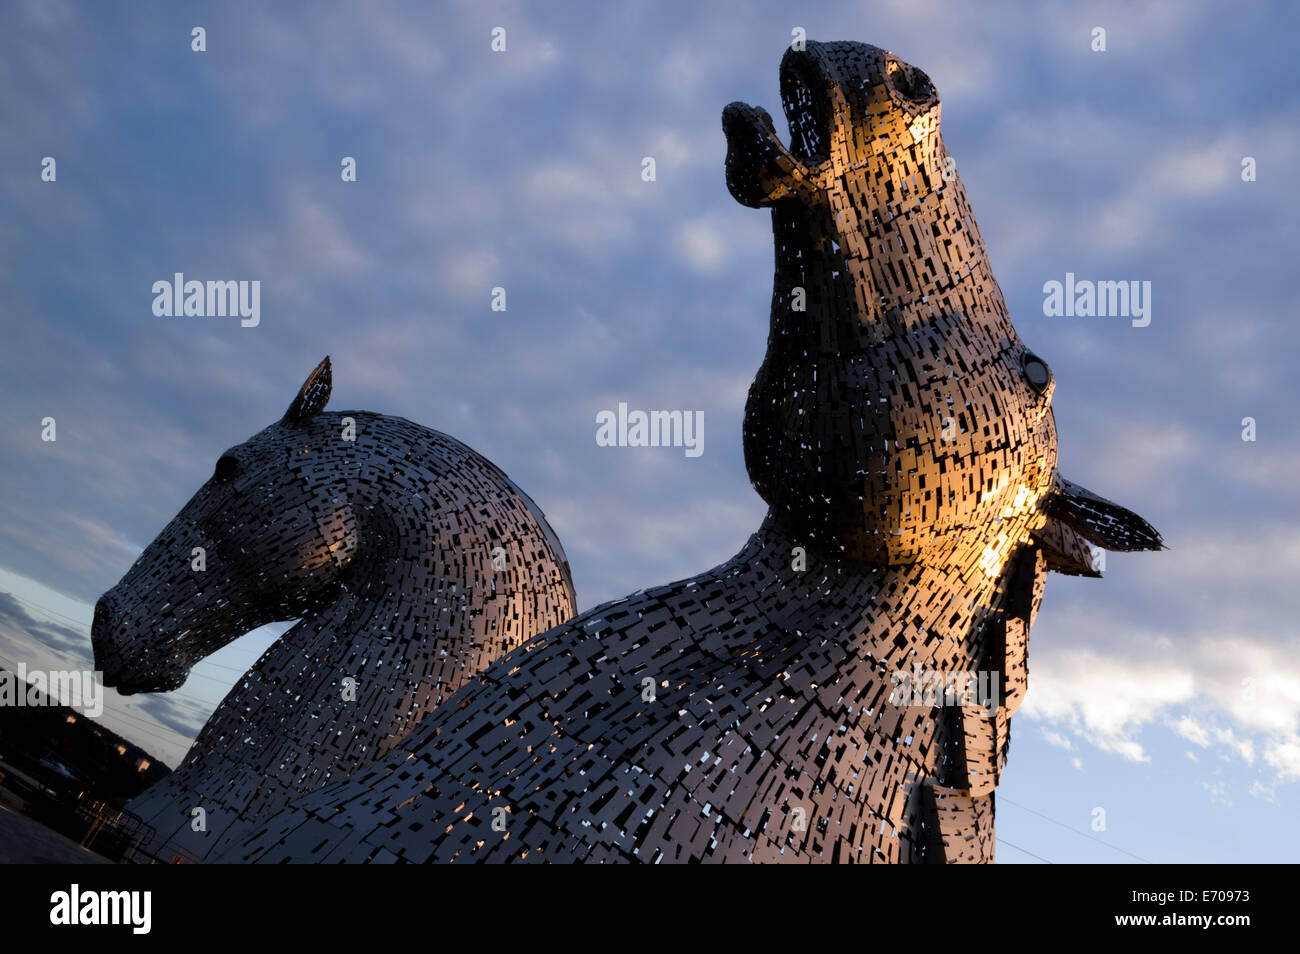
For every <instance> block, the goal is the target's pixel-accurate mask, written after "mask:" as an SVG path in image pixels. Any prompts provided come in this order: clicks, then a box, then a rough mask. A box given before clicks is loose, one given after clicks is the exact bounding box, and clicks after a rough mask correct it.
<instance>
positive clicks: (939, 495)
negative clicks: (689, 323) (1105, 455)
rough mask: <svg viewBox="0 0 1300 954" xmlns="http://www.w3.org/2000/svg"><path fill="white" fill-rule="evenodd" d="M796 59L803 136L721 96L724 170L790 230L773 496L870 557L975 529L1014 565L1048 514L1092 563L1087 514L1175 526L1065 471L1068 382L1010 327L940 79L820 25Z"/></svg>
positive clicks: (759, 458) (1065, 555)
mask: <svg viewBox="0 0 1300 954" xmlns="http://www.w3.org/2000/svg"><path fill="white" fill-rule="evenodd" d="M780 78H781V98H782V100H783V102H784V105H785V111H786V118H787V121H788V123H789V127H790V146H789V148H787V147H786V146H785V145H784V144H782V143H781V141H780V139H779V138H778V137H777V134H776V132H775V129H774V127H773V124H772V119H771V117H770V116H769V115H768V114H767V113H766V111H764V110H762V109H759V108H755V107H751V106H747V105H744V104H742V103H733V104H731V105H730V106H728V107H727V108H726V110H724V112H723V129H724V131H725V133H726V136H727V160H726V169H727V185H728V188H729V189H730V190H731V193H732V195H733V196H734V197H735V198H736V199H737V201H739V202H741V203H743V204H745V205H749V206H753V207H770V208H771V210H772V232H773V236H774V242H775V246H776V267H775V275H774V279H773V293H772V318H771V330H770V333H769V338H768V349H767V355H766V357H765V359H764V362H763V365H762V367H761V368H760V369H759V372H758V375H757V378H756V379H755V381H754V384H753V386H752V388H751V390H750V394H749V402H748V405H747V406H746V412H745V428H744V438H745V461H746V464H747V466H748V469H749V473H750V478H751V479H752V480H753V482H754V486H755V488H756V489H757V490H758V492H759V493H760V494H761V495H762V497H763V499H764V500H766V501H767V502H768V503H769V504H770V505H771V506H772V507H773V508H774V509H775V510H776V511H777V513H778V514H779V517H780V519H781V520H782V522H783V523H785V524H786V525H788V526H791V527H796V528H799V532H801V533H804V534H808V535H810V536H815V537H817V538H819V539H820V540H821V542H822V543H823V544H824V545H825V546H826V547H827V548H829V549H833V550H835V551H838V552H842V553H843V554H844V555H845V556H848V557H851V558H853V559H859V560H865V561H869V562H874V563H885V564H893V565H903V564H909V563H916V562H918V561H920V562H932V563H943V562H947V561H949V560H951V559H953V557H954V556H955V555H960V554H961V553H962V552H963V551H971V550H972V547H971V539H972V536H976V537H979V538H980V542H979V546H978V549H977V551H976V552H977V553H978V555H979V557H980V559H981V560H982V561H983V562H984V564H985V565H986V566H988V567H1000V566H1001V565H1002V564H1003V563H1004V562H1005V560H1006V558H1007V557H1008V556H1009V553H1010V550H1011V548H1012V547H1014V546H1015V545H1016V544H1018V543H1019V542H1021V540H1022V539H1023V537H1024V536H1025V534H1027V533H1029V532H1031V531H1039V530H1046V532H1045V533H1044V534H1042V536H1043V537H1044V538H1046V539H1050V540H1051V541H1052V543H1053V547H1054V550H1053V561H1054V562H1056V563H1057V564H1058V565H1059V566H1060V568H1061V569H1063V570H1071V569H1072V570H1074V571H1076V572H1082V573H1092V572H1093V568H1092V565H1091V562H1090V560H1088V554H1089V549H1088V547H1087V546H1086V545H1085V544H1084V541H1083V540H1082V539H1080V538H1079V531H1082V535H1083V536H1084V537H1086V538H1088V539H1090V540H1092V541H1094V542H1097V543H1099V544H1101V545H1103V546H1104V547H1106V548H1109V549H1144V548H1147V547H1150V546H1158V545H1159V537H1158V535H1156V534H1155V531H1154V530H1152V529H1151V528H1150V526H1149V525H1148V524H1147V523H1146V522H1145V521H1143V520H1142V519H1141V518H1139V517H1137V516H1136V515H1134V514H1131V513H1130V512H1128V511H1126V510H1124V509H1123V508H1120V507H1118V506H1116V505H1110V506H1108V507H1106V508H1105V510H1106V513H1107V515H1108V516H1109V517H1110V518H1112V519H1108V520H1100V521H1092V520H1089V519H1087V518H1086V516H1084V515H1083V510H1084V509H1085V508H1084V507H1081V503H1082V502H1083V501H1085V500H1093V499H1095V498H1092V497H1091V495H1088V494H1087V493H1086V492H1083V491H1081V490H1079V489H1078V488H1075V487H1074V485H1072V484H1070V483H1068V482H1067V481H1064V480H1063V479H1061V478H1060V477H1059V476H1058V475H1057V473H1056V426H1055V421H1054V418H1053V416H1052V410H1051V401H1052V395H1053V393H1054V390H1055V381H1054V379H1053V376H1052V372H1051V370H1050V369H1049V368H1048V366H1047V364H1046V362H1044V361H1043V359H1042V358H1040V357H1038V356H1037V355H1036V354H1034V353H1033V352H1032V351H1030V350H1029V349H1028V348H1027V347H1026V346H1025V344H1024V343H1023V342H1022V341H1021V340H1020V337H1019V335H1018V334H1017V333H1016V330H1015V328H1014V327H1012V324H1011V321H1010V318H1009V317H1008V314H1007V307H1006V303H1005V301H1004V300H1003V297H1002V293H1001V291H1000V289H999V288H998V285H997V282H996V281H995V280H994V278H993V273H992V270H991V268H990V266H989V262H988V256H987V254H986V251H985V248H984V242H983V239H982V238H981V236H980V232H979V226H978V225H977V224H976V222H975V217H974V215H973V214H972V212H971V208H970V203H969V201H968V200H967V197H966V190H965V187H964V186H963V185H962V181H961V177H960V176H959V175H958V174H957V170H956V162H955V160H953V159H952V157H951V156H950V154H949V153H948V150H947V149H946V147H945V146H944V144H943V138H942V136H941V134H940V128H939V127H940V112H941V105H940V101H939V94H938V93H937V92H936V90H935V88H934V84H933V83H932V82H931V81H930V78H929V77H928V76H927V75H926V74H925V73H924V72H923V71H922V70H920V69H917V68H916V67H914V66H910V65H908V64H907V63H904V62H903V61H902V60H900V59H899V58H898V57H897V56H895V55H894V54H893V53H890V52H889V51H887V50H882V49H879V48H878V47H874V46H870V45H868V44H864V43H816V42H809V43H807V44H806V47H805V48H804V49H799V50H796V49H790V50H788V51H787V52H786V54H785V56H784V57H783V59H782V61H781V71H780ZM1049 515H1055V516H1059V517H1060V521H1059V523H1058V524H1057V525H1055V526H1053V527H1051V528H1050V529H1048V528H1047V521H1048V518H1049ZM995 527H996V528H997V533H996V534H994V535H992V536H990V535H989V533H988V531H989V529H990V528H995Z"/></svg>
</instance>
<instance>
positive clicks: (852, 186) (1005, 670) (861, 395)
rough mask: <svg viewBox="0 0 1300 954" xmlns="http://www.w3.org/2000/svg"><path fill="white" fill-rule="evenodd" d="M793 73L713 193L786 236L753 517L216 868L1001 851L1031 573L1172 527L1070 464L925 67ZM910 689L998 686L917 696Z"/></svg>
mask: <svg viewBox="0 0 1300 954" xmlns="http://www.w3.org/2000/svg"><path fill="white" fill-rule="evenodd" d="M780 78H781V90H782V99H783V102H784V105H785V109H786V114H787V118H788V120H789V124H790V138H791V144H790V147H789V148H786V147H785V146H784V145H783V144H782V143H781V142H780V141H779V139H778V137H777V135H776V133H775V132H774V130H773V124H772V121H771V118H770V117H769V116H768V115H767V114H766V113H765V112H764V111H762V110H760V109H755V108H752V107H749V106H745V105H742V104H739V103H735V104H732V105H730V106H728V107H727V108H726V110H725V111H724V113H723V128H724V131H725V133H726V137H727V142H728V154H727V162H726V168H727V184H728V187H729V188H730V190H731V192H732V194H733V195H734V196H735V198H736V199H737V200H739V201H740V202H742V203H744V204H746V205H749V206H754V207H770V208H771V210H772V225H773V233H774V236H775V245H776V269H775V279H774V283H773V285H774V288H773V295H772V311H771V326H770V333H769V337H768V347H767V354H766V357H765V359H764V361H763V364H762V366H761V367H760V369H759V371H758V375H757V377H756V378H755V381H754V383H753V386H752V387H751V389H750V394H749V400H748V404H747V407H746V412H745V424H744V447H745V460H746V464H747V467H748V469H749V473H750V476H751V478H752V480H753V483H754V486H755V487H756V489H757V490H758V492H759V493H760V494H761V495H762V497H763V499H764V500H765V501H767V503H768V504H769V506H770V509H769V512H768V515H767V517H766V519H765V520H764V522H763V525H762V526H761V528H760V529H759V530H758V532H757V533H755V534H754V535H753V536H752V537H751V538H750V540H749V542H748V543H747V544H746V545H745V546H744V548H743V549H742V550H741V551H740V552H739V553H738V554H737V555H736V556H735V557H733V558H732V559H730V560H728V561H727V562H726V563H723V564H721V565H720V566H717V567H715V568H714V569H712V570H709V571H707V572H705V573H702V574H700V575H699V576H696V577H693V578H691V579H688V580H682V581H680V582H677V583H672V584H669V585H667V586H661V587H656V588H652V589H647V590H644V591H641V592H638V593H635V594H633V595H632V596H629V597H627V598H625V599H622V600H616V601H614V602H612V603H607V604H605V605H603V606H600V607H597V608H596V609H593V610H591V611H589V612H586V613H583V614H582V615H580V616H578V617H576V618H575V619H572V620H570V621H569V622H567V623H565V624H563V625H562V626H559V627H557V628H555V629H553V630H551V631H549V632H547V633H544V634H542V635H539V636H537V637H535V638H534V639H532V640H530V641H529V642H528V643H526V644H525V645H524V646H522V647H520V648H519V649H517V650H514V651H513V652H511V653H509V654H508V655H506V656H505V657H504V658H502V659H500V660H498V661H497V662H496V663H494V664H493V665H491V666H489V667H488V668H487V669H486V670H484V671H483V672H482V673H481V674H480V675H479V676H478V677H477V678H475V679H473V680H471V681H469V682H467V683H466V685H465V686H463V687H462V688H461V690H460V691H459V692H458V693H457V694H456V696H455V697H453V698H452V699H451V700H450V701H449V702H448V704H447V705H444V706H442V707H441V708H439V709H437V710H435V711H434V713H433V714H432V715H431V716H430V717H429V718H428V719H427V720H426V721H425V722H424V723H422V724H421V726H420V727H419V728H418V729H417V730H416V731H415V732H413V733H411V735H410V736H408V737H407V738H406V739H405V740H404V742H403V743H402V745H401V746H400V748H399V750H398V751H396V752H394V753H393V754H392V755H391V756H390V757H389V758H388V759H386V760H384V761H382V762H380V763H377V764H376V765H374V766H371V767H369V768H367V769H365V770H363V771H360V772H358V773H356V774H354V775H353V776H351V777H350V778H348V779H346V780H344V781H342V782H340V783H337V784H334V785H330V786H328V787H326V788H324V789H322V790H321V791H319V792H316V793H313V794H312V795H310V796H307V797H305V798H303V799H300V800H298V801H297V802H295V803H294V804H293V805H291V806H289V807H288V808H287V809H285V810H284V811H282V812H280V813H278V814H277V815H275V816H272V817H271V818H270V819H269V821H266V822H265V823H260V824H259V823H254V824H252V825H249V826H243V827H242V828H241V829H240V830H238V831H234V832H231V833H230V835H229V836H228V839H227V842H226V843H225V844H224V845H223V847H222V849H221V852H220V857H222V858H224V859H226V860H254V861H264V862H281V861H330V862H333V861H398V860H401V861H416V862H426V861H478V860H489V861H498V860H501V861H504V860H524V861H575V860H581V861H615V860H622V861H632V860H641V861H742V860H743V861H756V862H775V861H798V862H806V861H839V862H913V863H916V862H943V861H947V862H954V861H983V862H988V861H992V860H993V858H994V827H993V823H994V810H993V792H994V788H995V787H996V785H997V784H998V779H999V776H1000V773H1001V770H1002V767H1003V765H1004V761H1005V758H1006V754H1007V745H1008V739H1009V723H1010V717H1011V715H1012V714H1013V713H1014V712H1015V709H1016V707H1017V706H1018V705H1019V704H1020V702H1021V700H1022V699H1023V698H1024V693H1025V689H1026V682H1027V672H1028V671H1027V662H1026V648H1027V636H1028V631H1029V627H1030V625H1031V624H1032V622H1033V619H1034V614H1035V612H1036V611H1037V609H1038V605H1039V601H1040V599H1041V596H1042V592H1043V584H1044V578H1045V575H1046V572H1047V571H1048V570H1049V569H1050V570H1057V571H1060V572H1065V573H1079V574H1086V575H1094V576H1095V575H1099V574H1097V572H1096V569H1095V566H1094V563H1093V560H1092V555H1091V549H1090V547H1089V545H1088V541H1093V542H1096V543H1099V544H1101V545H1102V546H1104V547H1108V548H1112V549H1121V550H1133V549H1154V548H1159V547H1160V546H1161V542H1160V538H1159V535H1158V534H1157V533H1156V532H1155V531H1154V530H1153V529H1152V528H1151V527H1150V526H1149V525H1148V524H1147V523H1146V522H1145V521H1144V520H1142V519H1141V518H1140V517H1138V516H1136V515H1135V514H1132V513H1130V512H1129V511H1127V510H1125V509H1124V508H1122V507H1120V506H1118V505H1116V504H1113V503H1110V502H1109V501H1106V500H1104V499H1102V498H1100V497H1096V496H1095V495H1092V494H1090V493H1088V492H1087V491H1084V490H1082V489H1081V488H1079V487H1076V486H1075V485H1074V484H1071V483H1069V482H1068V481H1066V480H1064V479H1062V478H1061V477H1060V476H1059V475H1058V474H1057V473H1056V431H1055V424H1054V421H1053V416H1052V411H1051V405H1050V402H1051V397H1052V391H1053V387H1054V382H1053V379H1052V375H1051V372H1050V370H1049V369H1048V367H1047V365H1046V364H1045V363H1044V362H1043V361H1042V359H1040V358H1038V357H1037V356H1035V355H1034V354H1033V353H1031V352H1030V351H1029V350H1028V349H1027V348H1026V347H1025V345H1024V344H1023V343H1022V342H1021V341H1020V339H1019V337H1018V336H1017V334H1016V331H1015V329H1014V328H1013V327H1012V325H1011V322H1010V320H1009V318H1008V316H1007V310H1006V306H1005V304H1004V302H1003V299H1002V295H1001V293H1000V291H999V289H998V286H997V283H996V282H995V281H994V278H993V275H992V273H991V271H990V269H989V264H988V259H987V256H986V254H985V251H984V246H983V242H982V240H981V238H980V234H979V229H978V227H977V226H976V224H975V220H974V218H973V216H972V214H971V211H970V207H969V204H968V202H967V199H966V193H965V190H964V188H963V187H962V183H961V180H960V178H959V177H957V176H956V175H955V169H954V166H953V164H951V163H950V162H949V161H948V159H949V156H948V152H947V150H946V149H945V148H944V145H943V142H942V139H941V137H940V135H939V110H940V107H939V98H938V95H937V94H936V92H935V90H934V87H933V85H932V84H931V83H930V80H929V79H928V77H926V75H925V74H924V73H923V72H922V71H920V70H919V69H916V68H914V67H911V66H909V65H907V64H906V63H903V62H902V61H901V60H899V59H898V58H897V57H896V56H894V55H893V54H892V53H889V52H887V51H884V50H881V49H878V48H876V47H873V46H868V45H865V44H858V43H811V42H810V43H808V44H807V47H806V49H804V50H790V51H788V52H787V53H786V54H785V57H784V59H783V60H782V63H781V73H780ZM911 673H928V674H944V673H955V674H958V675H959V676H960V675H963V674H975V673H985V674H987V675H988V676H989V678H990V679H991V684H990V688H991V690H992V691H991V693H990V694H989V695H988V696H987V697H986V698H979V699H976V700H970V699H968V698H964V697H963V698H961V699H958V700H956V701H955V702H954V703H953V704H947V703H949V698H948V697H947V695H946V694H945V695H944V696H943V697H942V698H941V699H940V698H937V697H936V698H935V699H933V700H931V699H927V698H922V699H921V700H920V704H917V699H916V698H915V696H911V697H909V696H908V695H907V694H906V693H904V694H902V695H900V694H899V693H898V690H899V687H900V686H901V685H904V682H903V678H901V677H903V674H911ZM941 703H942V704H941Z"/></svg>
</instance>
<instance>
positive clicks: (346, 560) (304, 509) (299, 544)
mask: <svg viewBox="0 0 1300 954" xmlns="http://www.w3.org/2000/svg"><path fill="white" fill-rule="evenodd" d="M330 387H331V380H330V365H329V359H328V358H326V359H325V360H324V361H323V362H321V364H320V366H319V367H317V368H316V370H315V371H313V372H312V374H311V375H310V376H309V377H308V378H307V380H306V382H305V383H304V384H303V386H302V388H301V389H300V391H299V392H298V394H297V396H296V397H295V398H294V399H293V403H292V404H291V405H290V406H289V409H288V410H287V411H286V412H285V414H284V417H283V418H281V419H280V420H279V421H278V422H276V423H275V424H272V425H271V426H270V427H268V428H266V429H264V430H262V431H261V432H260V433H258V434H256V435H254V436H253V437H251V438H250V439H249V440H247V441H245V442H244V443H242V444H240V445H238V446H236V447H232V448H230V449H229V450H227V451H226V452H225V453H223V454H222V455H221V456H220V457H218V458H217V461H216V465H215V466H214V468H213V472H212V477H211V478H210V479H209V480H208V482H207V483H206V484H204V485H203V486H202V487H200V488H199V490H198V493H196V494H195V495H194V497H193V498H191V500H190V502H189V503H187V504H186V505H185V506H184V507H183V508H182V509H181V511H180V513H178V514H177V515H176V516H175V517H174V518H173V519H172V521H171V523H169V524H168V525H167V526H166V527H165V528H164V529H163V531H162V532H161V533H160V534H159V535H158V537H157V539H155V540H154V542H153V543H152V544H150V545H149V547H148V548H147V549H146V550H145V551H144V553H142V554H141V555H140V557H139V559H137V560H136V562H135V564H134V565H133V566H132V567H131V569H130V570H128V571H127V573H126V575H125V576H124V577H122V580H121V582H119V583H118V584H117V585H116V586H114V587H113V588H112V589H111V590H109V591H108V592H107V593H105V594H104V595H103V596H102V597H100V599H99V602H98V603H97V604H96V606H95V617H94V622H93V624H92V629H91V639H92V641H93V644H94V650H95V665H96V667H97V668H99V669H100V670H102V671H103V673H104V684H105V685H106V686H109V687H115V688H116V689H117V691H118V692H120V693H122V694H123V695H130V694H132V693H135V692H168V691H170V690H172V689H176V688H179V687H180V686H181V685H182V684H184V682H185V679H186V677H187V676H188V674H189V671H190V668H191V667H192V666H193V665H194V664H195V663H196V662H198V661H199V660H200V659H202V658H204V657H205V656H209V655H211V654H212V653H214V652H216V651H217V650H218V649H220V648H221V647H222V646H224V645H226V644H227V643H229V642H230V641H231V640H233V639H235V638H237V637H239V636H242V635H243V634H244V633H246V632H249V631H250V630H252V629H256V628H257V627H259V626H262V625H265V624H266V623H272V622H277V621H281V620H289V619H297V618H299V617H301V616H304V615H306V614H308V613H310V612H312V611H313V610H315V609H318V608H319V607H320V606H322V605H323V604H324V603H326V602H328V601H329V599H330V598H331V597H332V596H334V595H335V594H336V593H337V590H338V587H339V585H340V582H341V580H342V579H343V576H344V574H345V573H347V572H348V570H349V569H350V567H351V564H352V562H353V559H354V557H356V555H357V553H358V543H359V538H360V537H361V536H362V535H363V534H364V535H366V536H367V537H368V539H367V540H366V543H365V545H363V546H362V548H361V549H362V552H363V553H374V552H376V551H379V552H383V550H384V541H383V538H382V533H383V528H382V526H380V527H376V526H375V525H374V522H373V521H371V520H369V519H366V515H365V514H364V513H363V514H360V515H359V514H358V504H359V501H358V500H355V499H354V497H353V494H352V492H351V491H352V489H353V488H352V487H351V486H350V484H352V483H353V481H352V480H350V477H351V474H350V473H349V468H348V467H347V466H346V462H347V461H348V460H349V459H350V458H353V457H355V453H354V451H353V448H352V447H350V446H349V445H348V444H347V443H346V442H344V441H343V440H341V435H342V429H343V428H342V424H341V423H340V419H341V417H342V415H339V414H324V413H322V412H323V410H324V407H325V404H326V402H327V401H328V400H329V394H330ZM359 517H361V518H362V519H363V520H364V521H365V523H364V530H363V529H362V523H361V522H360V521H359Z"/></svg>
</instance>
